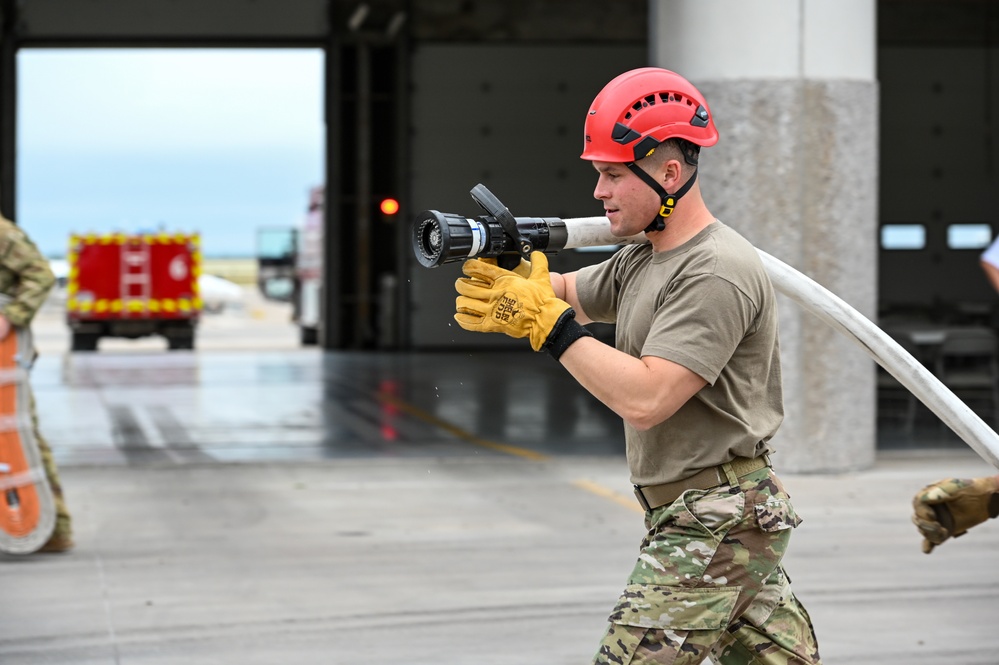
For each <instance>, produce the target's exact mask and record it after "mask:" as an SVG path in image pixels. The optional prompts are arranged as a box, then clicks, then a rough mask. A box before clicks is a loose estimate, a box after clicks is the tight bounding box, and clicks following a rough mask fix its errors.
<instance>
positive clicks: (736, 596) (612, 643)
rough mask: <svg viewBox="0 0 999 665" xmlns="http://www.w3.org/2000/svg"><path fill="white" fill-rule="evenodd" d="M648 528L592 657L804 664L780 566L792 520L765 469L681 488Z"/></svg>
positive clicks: (681, 664) (620, 664)
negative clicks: (735, 480)
mask: <svg viewBox="0 0 999 665" xmlns="http://www.w3.org/2000/svg"><path fill="white" fill-rule="evenodd" d="M645 522H646V527H647V528H648V533H647V535H646V536H645V539H644V540H643V541H642V546H641V552H640V554H639V556H638V562H637V564H636V565H635V569H634V570H633V571H632V573H631V576H630V578H629V579H628V584H627V587H626V588H625V591H624V593H623V594H622V596H621V598H620V599H619V601H618V604H617V606H616V607H615V608H614V611H613V613H612V614H611V616H610V625H609V626H608V629H607V633H606V635H605V636H604V639H603V641H602V643H601V645H600V649H599V651H598V652H597V655H596V657H595V658H594V660H593V662H594V664H598V665H602V664H613V665H628V664H631V665H652V664H656V665H699V664H700V663H701V662H703V661H704V659H705V658H707V657H709V656H710V657H711V659H712V660H713V661H714V662H715V663H719V664H720V665H749V664H751V663H757V664H765V665H813V664H818V663H820V662H821V661H820V659H819V653H818V646H817V642H816V639H815V632H814V630H813V629H812V624H811V620H810V619H809V617H808V612H806V611H805V608H804V607H803V606H802V605H801V604H800V603H799V602H798V600H797V599H796V598H795V597H794V594H793V593H792V592H791V589H790V580H789V579H788V577H787V575H785V573H784V570H783V568H781V565H780V563H781V559H782V558H783V556H784V552H785V550H786V549H787V545H788V541H789V540H790V536H791V530H792V529H793V528H794V527H796V526H797V525H798V524H799V523H800V522H801V520H800V519H799V518H798V517H797V515H796V514H795V512H794V508H793V507H792V506H791V502H790V497H789V496H788V495H787V493H786V492H785V491H784V488H783V486H782V485H781V483H780V480H779V479H778V478H777V476H776V475H774V473H773V471H772V470H771V469H769V468H765V469H760V470H759V471H755V472H753V473H751V474H748V475H746V476H744V477H743V478H742V479H740V483H739V485H738V486H729V485H724V486H722V487H718V488H715V489H713V490H706V491H702V490H689V491H687V492H686V493H684V495H683V496H682V497H680V498H679V499H677V500H676V501H674V502H673V503H672V504H670V505H668V506H663V507H661V508H657V509H656V510H653V511H651V512H649V513H646V516H645Z"/></svg>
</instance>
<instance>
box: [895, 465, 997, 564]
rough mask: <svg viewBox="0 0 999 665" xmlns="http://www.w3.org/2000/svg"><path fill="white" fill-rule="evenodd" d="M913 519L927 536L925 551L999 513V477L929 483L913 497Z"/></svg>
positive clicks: (927, 551) (920, 530) (924, 537)
mask: <svg viewBox="0 0 999 665" xmlns="http://www.w3.org/2000/svg"><path fill="white" fill-rule="evenodd" d="M912 508H913V515H912V521H913V523H914V524H915V525H916V528H918V529H919V533H921V534H922V536H923V552H925V553H927V554H929V553H930V552H932V551H933V548H934V547H936V546H937V545H939V544H941V543H943V542H944V541H945V540H947V539H948V538H951V537H955V538H956V537H957V536H961V535H964V534H965V533H967V532H968V529H970V528H971V527H973V526H975V525H977V524H981V523H982V522H984V521H985V520H987V519H989V518H990V517H996V515H999V476H986V477H984V478H967V479H965V478H948V479H946V480H940V481H937V482H935V483H933V484H932V485H927V486H926V487H924V488H923V489H921V490H919V492H917V493H916V496H914V497H913V499H912Z"/></svg>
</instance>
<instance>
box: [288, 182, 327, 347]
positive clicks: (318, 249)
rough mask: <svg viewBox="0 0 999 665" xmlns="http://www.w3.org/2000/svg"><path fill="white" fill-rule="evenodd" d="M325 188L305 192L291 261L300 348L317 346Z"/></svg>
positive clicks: (321, 287) (320, 311) (321, 290)
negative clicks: (302, 220)
mask: <svg viewBox="0 0 999 665" xmlns="http://www.w3.org/2000/svg"><path fill="white" fill-rule="evenodd" d="M325 192H326V190H325V188H324V187H313V188H312V189H311V190H310V191H309V210H308V212H307V213H306V215H305V224H304V225H303V226H302V232H301V233H299V234H298V254H297V257H296V260H295V282H296V286H297V288H296V289H295V292H296V294H297V298H296V299H295V312H296V314H297V316H296V317H295V320H296V321H297V323H298V327H299V330H301V337H302V344H303V345H312V344H316V343H318V342H319V326H320V320H321V317H322V309H321V307H320V302H321V300H320V299H321V298H322V293H323V203H324V200H325Z"/></svg>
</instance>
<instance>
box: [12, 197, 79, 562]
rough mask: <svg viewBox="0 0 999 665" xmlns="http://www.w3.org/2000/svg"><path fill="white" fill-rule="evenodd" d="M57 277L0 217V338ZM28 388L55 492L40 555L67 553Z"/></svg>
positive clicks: (68, 532) (62, 515)
mask: <svg viewBox="0 0 999 665" xmlns="http://www.w3.org/2000/svg"><path fill="white" fill-rule="evenodd" d="M53 284H55V276H54V275H53V274H52V269H51V268H50V267H49V262H48V260H46V258H45V257H44V256H42V255H41V253H40V252H39V251H38V248H37V247H36V246H35V243H33V242H32V241H31V240H30V239H29V238H28V236H27V235H25V233H24V231H22V230H21V229H20V228H18V227H17V226H16V225H15V224H14V223H13V222H11V221H9V220H7V219H5V218H4V217H2V216H0V294H3V295H4V296H6V298H4V300H5V301H6V302H5V303H4V304H2V305H0V339H3V338H5V337H6V336H7V335H10V334H13V332H14V331H13V328H14V327H21V328H23V327H27V326H29V325H30V324H31V320H32V319H33V318H34V316H35V313H36V312H37V311H38V310H39V308H41V306H42V304H43V303H44V302H45V298H46V297H47V296H48V293H49V291H50V290H51V289H52V285H53ZM25 385H26V386H27V387H28V391H27V392H28V402H29V409H30V412H31V426H32V428H33V430H34V434H35V438H36V440H37V441H38V447H39V449H40V452H41V454H42V462H43V464H44V466H45V475H46V476H47V477H48V481H49V485H50V487H51V488H52V493H53V494H54V495H55V504H56V526H55V531H54V532H53V533H52V536H51V537H50V538H49V540H48V542H46V543H45V544H44V545H42V547H41V549H40V550H39V551H41V552H64V551H66V550H69V549H71V548H72V547H73V529H72V523H71V519H70V515H69V510H68V509H67V508H66V502H65V500H64V499H63V494H62V487H61V485H60V483H59V473H58V470H57V469H56V464H55V460H54V459H53V457H52V450H51V449H50V448H49V445H48V442H47V441H46V440H45V438H44V437H43V436H42V434H41V432H40V431H39V429H38V416H37V414H36V412H35V398H34V395H33V394H32V393H31V389H30V383H26V384H25Z"/></svg>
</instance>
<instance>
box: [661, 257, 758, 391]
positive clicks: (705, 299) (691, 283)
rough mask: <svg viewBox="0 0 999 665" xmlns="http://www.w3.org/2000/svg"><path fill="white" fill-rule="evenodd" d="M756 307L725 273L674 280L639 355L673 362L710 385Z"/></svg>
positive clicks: (747, 330) (748, 329)
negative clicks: (722, 275)
mask: <svg viewBox="0 0 999 665" xmlns="http://www.w3.org/2000/svg"><path fill="white" fill-rule="evenodd" d="M757 311H758V308H757V306H756V305H755V304H754V303H753V301H752V299H751V298H750V297H749V296H747V295H746V294H745V293H743V292H742V291H741V290H740V289H739V288H737V287H736V286H735V285H734V284H732V283H731V282H729V281H728V280H726V279H724V278H721V277H718V276H716V275H711V274H708V275H698V276H692V277H688V278H686V279H682V280H677V281H676V282H674V283H671V284H669V285H667V286H665V287H664V294H663V298H662V302H661V304H660V305H659V307H658V308H657V310H656V313H655V315H654V316H653V319H652V327H651V329H650V330H649V336H648V337H647V338H646V341H645V344H644V346H643V347H642V355H643V356H655V357H657V358H664V359H666V360H670V361H672V362H675V363H677V364H678V365H682V366H684V367H686V368H687V369H689V370H690V371H692V372H694V373H695V374H697V375H698V376H700V377H701V378H702V379H704V380H705V381H707V382H708V383H709V384H712V385H713V384H714V382H715V381H716V380H717V379H718V375H719V374H721V371H722V369H723V368H724V367H725V365H727V364H728V361H729V359H731V357H732V354H734V353H735V350H736V348H737V347H738V346H739V343H740V342H741V341H742V340H743V338H745V337H746V335H747V334H749V333H751V332H752V331H753V328H754V325H755V321H756V315H757Z"/></svg>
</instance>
